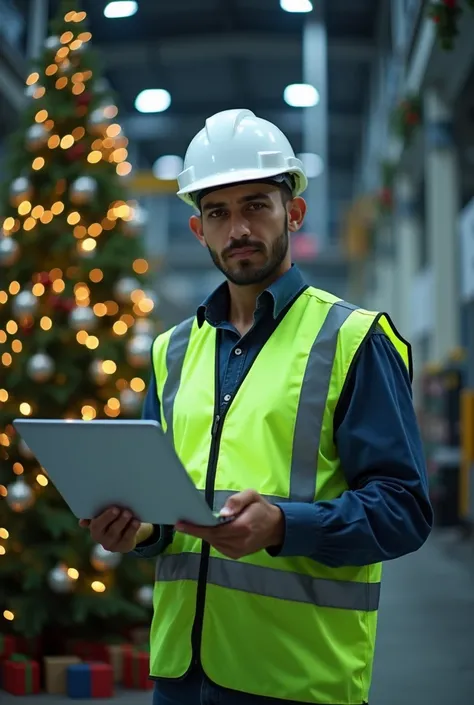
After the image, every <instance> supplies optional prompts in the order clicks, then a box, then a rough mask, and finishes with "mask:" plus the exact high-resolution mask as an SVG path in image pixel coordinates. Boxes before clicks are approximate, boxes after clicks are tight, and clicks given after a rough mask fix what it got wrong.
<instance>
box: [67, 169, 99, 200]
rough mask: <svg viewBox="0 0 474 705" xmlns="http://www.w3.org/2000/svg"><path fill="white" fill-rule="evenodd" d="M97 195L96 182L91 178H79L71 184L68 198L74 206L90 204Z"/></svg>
mask: <svg viewBox="0 0 474 705" xmlns="http://www.w3.org/2000/svg"><path fill="white" fill-rule="evenodd" d="M96 193H97V181H96V180H95V179H93V178H92V177H91V176H80V177H79V178H78V179H76V180H75V181H74V182H73V183H72V184H71V188H70V191H69V197H70V199H71V201H72V203H74V205H76V206H82V205H84V204H85V203H90V202H91V201H92V200H93V199H94V198H95V195H96Z"/></svg>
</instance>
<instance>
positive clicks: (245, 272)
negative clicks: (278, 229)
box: [207, 222, 290, 286]
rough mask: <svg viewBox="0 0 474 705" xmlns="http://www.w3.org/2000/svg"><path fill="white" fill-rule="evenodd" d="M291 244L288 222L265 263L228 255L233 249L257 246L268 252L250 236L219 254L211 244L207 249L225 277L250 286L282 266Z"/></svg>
mask: <svg viewBox="0 0 474 705" xmlns="http://www.w3.org/2000/svg"><path fill="white" fill-rule="evenodd" d="M289 246H290V238H289V234H288V227H287V222H285V228H284V230H283V232H282V233H281V234H280V235H279V236H278V237H277V238H276V239H275V240H274V241H273V243H272V246H271V249H270V252H268V256H267V257H266V261H265V262H264V264H255V263H254V262H253V261H252V259H250V258H249V259H237V260H235V261H234V260H233V259H232V258H231V257H230V258H229V259H227V258H228V255H231V254H232V250H236V249H239V248H242V247H255V248H256V249H257V250H258V252H261V253H263V254H265V253H267V249H266V248H265V247H264V245H262V244H261V243H254V242H253V241H252V240H251V239H250V238H245V239H242V240H239V241H236V242H234V243H233V244H232V246H231V247H229V248H227V249H226V250H224V251H223V252H222V254H221V255H219V254H218V253H217V252H216V251H215V250H213V249H211V248H210V247H209V245H208V246H207V249H208V251H209V254H210V256H211V259H212V261H213V262H214V264H215V266H216V267H217V269H219V271H221V272H222V274H223V275H224V276H225V278H226V279H227V280H228V281H230V282H231V283H232V284H236V285H237V286H249V285H251V284H261V283H262V282H264V281H266V280H267V279H269V278H270V277H271V276H272V275H273V274H274V273H275V272H276V271H277V270H278V269H279V267H280V266H281V264H282V262H283V260H284V259H285V257H286V254H287V252H288V248H289Z"/></svg>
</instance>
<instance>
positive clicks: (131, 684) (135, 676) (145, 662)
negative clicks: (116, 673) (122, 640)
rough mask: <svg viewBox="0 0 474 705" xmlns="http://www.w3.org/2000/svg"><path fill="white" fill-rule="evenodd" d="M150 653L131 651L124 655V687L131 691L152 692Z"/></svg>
mask: <svg viewBox="0 0 474 705" xmlns="http://www.w3.org/2000/svg"><path fill="white" fill-rule="evenodd" d="M149 676H150V653H149V652H148V651H138V650H136V649H135V650H129V651H127V652H126V653H125V655H124V664H123V685H124V687H125V688H129V689H130V690H151V689H152V688H153V681H152V680H150V677H149Z"/></svg>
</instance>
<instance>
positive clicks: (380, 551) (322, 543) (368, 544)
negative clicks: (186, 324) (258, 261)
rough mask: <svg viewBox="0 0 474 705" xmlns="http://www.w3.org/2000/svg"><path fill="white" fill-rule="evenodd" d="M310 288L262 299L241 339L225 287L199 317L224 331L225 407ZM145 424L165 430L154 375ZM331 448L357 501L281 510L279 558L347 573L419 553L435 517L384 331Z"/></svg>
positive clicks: (282, 286)
mask: <svg viewBox="0 0 474 705" xmlns="http://www.w3.org/2000/svg"><path fill="white" fill-rule="evenodd" d="M305 287H306V284H305V282H304V280H303V277H302V275H301V272H300V271H299V269H298V268H297V267H296V266H293V267H292V268H291V269H290V270H289V271H288V272H286V273H285V274H284V275H283V276H282V277H280V279H278V280H277V281H276V282H274V283H273V284H272V285H271V286H270V287H269V288H268V289H267V290H265V291H264V292H263V293H262V294H261V295H260V296H259V298H258V301H257V308H256V312H255V321H254V325H253V327H252V328H251V329H250V331H249V332H248V333H246V335H244V336H241V335H240V333H239V332H238V331H237V330H236V329H235V328H234V326H233V325H232V324H231V323H229V321H228V320H227V316H228V310H229V290H228V287H227V283H226V282H224V283H223V284H222V285H221V286H219V287H218V288H217V289H216V290H215V291H214V292H213V293H212V294H211V295H210V296H209V297H208V298H207V299H206V301H205V302H204V303H203V304H202V305H201V306H200V307H199V309H198V311H197V319H198V323H199V325H202V324H203V322H204V321H205V320H206V321H207V322H208V323H209V324H210V325H212V326H214V327H216V328H217V329H219V330H220V333H219V336H220V344H219V371H220V396H221V404H222V405H225V404H226V403H227V401H226V399H227V400H228V399H230V397H232V396H233V394H234V392H235V390H236V389H237V387H238V385H239V381H240V379H241V377H242V375H243V374H244V373H245V372H246V370H247V369H248V367H249V365H251V363H252V362H253V360H254V359H255V357H256V355H257V354H258V352H259V351H260V350H261V348H262V347H263V345H264V344H265V342H266V341H267V340H268V338H269V336H270V335H271V333H272V332H273V330H274V329H275V327H276V325H278V317H279V316H280V315H281V314H282V313H283V312H284V311H285V309H287V308H288V306H290V305H291V303H292V301H293V300H294V299H295V297H296V296H298V294H299V293H300V292H301V291H302V290H303V289H304V288H305ZM143 418H145V419H156V420H158V421H160V404H159V400H158V396H157V388H156V380H155V378H154V376H153V375H152V378H151V382H150V386H149V389H148V393H147V397H146V400H145V404H144V408H143ZM334 438H335V443H336V446H337V449H338V453H339V457H340V459H341V467H342V469H343V471H344V473H345V476H346V479H347V483H348V485H349V488H350V491H347V492H344V493H343V494H342V496H341V497H339V498H337V499H334V500H330V501H316V502H315V503H314V504H308V503H303V502H301V503H299V502H282V503H280V504H279V505H278V506H279V507H280V508H281V510H282V512H283V514H284V518H285V524H286V528H285V539H284V543H283V545H282V546H281V547H280V548H279V550H278V552H276V551H275V552H272V555H280V556H306V557H309V558H313V559H314V560H317V561H319V562H320V563H323V564H325V565H327V566H330V567H341V566H346V565H351V566H354V565H368V564H371V563H377V562H379V561H386V560H390V559H394V558H397V557H399V556H402V555H405V554H407V553H410V552H413V551H416V550H417V549H418V548H420V546H421V545H422V544H423V543H424V542H425V541H426V539H427V537H428V535H429V533H430V531H431V528H432V525H433V512H432V508H431V504H430V500H429V495H428V481H427V474H426V466H425V460H424V454H423V449H422V443H421V439H420V433H419V429H418V424H417V420H416V416H415V412H414V408H413V402H412V392H411V382H410V378H409V375H408V372H407V369H406V366H405V364H404V362H403V361H402V359H401V357H400V356H399V354H398V353H397V351H396V350H395V348H394V346H393V345H392V343H391V342H390V340H389V339H388V338H387V337H386V336H385V334H384V333H382V332H381V331H379V330H375V331H374V332H373V333H372V334H371V335H370V336H369V337H368V339H367V340H366V342H365V343H364V344H363V347H362V349H361V351H360V355H359V358H358V360H357V362H356V364H355V365H354V367H353V369H352V372H351V373H350V378H349V379H348V381H347V384H346V387H345V392H344V394H343V396H342V397H341V399H340V400H339V403H338V407H337V409H336V414H335V419H334ZM171 539H172V529H171V527H162V530H161V533H160V532H159V529H157V530H155V533H154V535H153V536H152V537H151V538H150V539H149V540H148V541H147V542H145V543H143V544H140V545H139V546H138V547H137V549H135V553H137V554H138V555H141V556H143V557H153V556H156V555H158V553H159V552H160V551H162V550H164V548H165V547H166V545H167V544H168V543H169V542H170V541H171Z"/></svg>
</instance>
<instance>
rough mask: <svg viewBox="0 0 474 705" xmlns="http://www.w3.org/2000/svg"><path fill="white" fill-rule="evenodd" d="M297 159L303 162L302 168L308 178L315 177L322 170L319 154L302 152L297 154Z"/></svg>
mask: <svg viewBox="0 0 474 705" xmlns="http://www.w3.org/2000/svg"><path fill="white" fill-rule="evenodd" d="M297 156H298V159H300V160H301V161H302V162H303V166H304V170H305V172H306V176H307V177H308V179H315V178H316V177H318V176H320V174H322V173H323V171H324V162H323V160H322V159H321V157H320V156H319V154H313V153H312V152H303V153H302V154H298V155H297Z"/></svg>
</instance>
